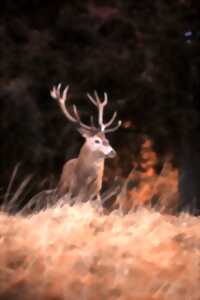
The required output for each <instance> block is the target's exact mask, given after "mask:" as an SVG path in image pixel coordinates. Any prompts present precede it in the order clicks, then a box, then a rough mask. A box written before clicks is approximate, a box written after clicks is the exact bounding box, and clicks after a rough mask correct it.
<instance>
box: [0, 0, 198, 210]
mask: <svg viewBox="0 0 200 300" xmlns="http://www.w3.org/2000/svg"><path fill="white" fill-rule="evenodd" d="M199 9H200V4H199V1H189V0H188V1H187V0H174V1H164V0H155V1H152V0H142V1H136V0H126V1H123V0H115V1H100V0H99V1H97V0H96V1H95V0H94V1H92V0H91V1H89V0H88V1H86V0H85V1H79V0H76V1H62V0H60V1H57V2H56V1H45V0H43V1H39V0H38V1H37V0H29V1H25V0H21V1H20V0H18V1H17V0H16V1H9V0H7V1H6V0H5V1H3V2H2V3H1V10H0V104H1V108H0V118H1V126H0V139H1V148H0V170H1V173H0V176H1V178H0V179H1V181H0V188H1V190H0V193H1V198H2V199H3V197H4V195H5V193H6V189H7V186H8V184H9V182H10V180H11V176H12V174H13V170H14V169H15V167H16V165H17V164H19V163H20V164H19V165H18V166H19V168H18V173H17V177H16V179H15V183H14V184H13V190H14V189H15V185H16V187H17V185H18V184H19V183H20V182H21V181H22V180H23V179H24V178H25V177H26V176H27V175H28V174H32V175H33V179H32V184H31V188H30V191H29V192H30V193H32V194H34V193H36V192H38V191H40V190H42V189H44V188H49V187H53V186H55V184H56V182H57V180H58V176H59V173H60V171H61V168H62V164H63V162H64V161H65V160H66V159H68V158H70V157H73V156H74V155H76V154H77V153H78V151H79V148H80V145H81V143H82V139H81V137H80V136H79V135H78V133H76V131H75V130H74V129H73V128H72V126H71V125H70V124H69V122H67V121H66V120H65V118H64V116H62V114H61V112H60V110H59V108H58V106H57V104H56V103H55V101H53V99H51V98H50V96H49V90H50V88H51V86H52V85H53V84H57V83H58V82H62V83H63V84H64V85H65V84H70V86H71V91H70V98H71V100H72V102H73V101H74V102H76V104H78V106H79V109H80V110H81V111H82V114H83V118H85V119H86V120H87V117H88V115H89V113H90V112H91V111H92V110H91V111H90V109H89V108H88V107H89V105H88V101H87V100H86V97H85V94H86V92H87V91H89V92H92V91H93V90H94V89H96V90H98V92H99V93H100V94H101V93H103V92H104V91H107V92H108V94H109V96H110V108H109V111H108V114H110V113H111V111H113V110H115V109H116V110H118V112H119V116H120V118H121V119H122V121H123V122H124V124H125V123H126V122H127V121H131V122H132V125H131V126H129V127H128V128H126V126H125V125H124V126H122V128H121V129H120V130H119V131H118V132H116V133H115V134H112V135H111V136H110V137H109V138H110V140H111V143H112V145H113V146H114V147H115V148H116V149H117V151H118V153H119V155H120V158H121V160H120V161H119V163H121V166H120V168H121V169H122V173H123V174H128V172H129V171H130V169H131V162H132V159H133V157H134V155H133V154H134V152H137V149H138V147H139V145H140V137H141V136H142V135H144V134H147V135H148V136H150V137H151V138H152V139H153V140H154V142H155V149H156V151H157V152H158V153H159V155H160V156H164V155H165V154H168V153H170V154H172V155H173V157H174V159H173V161H174V164H175V165H176V166H177V167H178V168H179V170H180V190H181V192H182V203H181V204H180V207H181V208H183V207H185V206H188V205H189V206H190V207H191V206H192V205H194V201H193V200H194V199H195V203H196V204H195V205H196V207H197V208H198V207H200V205H198V202H200V199H199V193H200V185H199V179H200V163H199V161H200V156H199V153H200V139H199V138H200V134H199V129H200V126H199V125H200V124H199V110H200V105H199V103H200V102H199V101H200V98H199V92H200V85H199V72H200V68H199V66H200V24H199V23H200V18H199V17H200V14H199ZM124 153H126V155H124ZM198 199H199V200H198Z"/></svg>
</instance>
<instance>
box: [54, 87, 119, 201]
mask: <svg viewBox="0 0 200 300" xmlns="http://www.w3.org/2000/svg"><path fill="white" fill-rule="evenodd" d="M67 91H68V87H67V88H66V89H65V90H64V92H63V94H62V95H61V93H60V85H58V87H54V88H53V90H52V91H51V96H52V97H53V98H55V99H57V100H58V101H59V104H60V106H61V109H62V110H63V112H64V113H65V115H66V116H67V118H68V119H69V120H70V121H72V122H74V123H75V124H76V126H77V125H78V128H77V129H78V131H79V132H80V133H81V135H82V136H83V137H84V138H85V143H84V144H83V146H82V148H81V150H80V153H79V156H78V157H77V158H75V159H71V160H69V161H67V162H66V163H65V164H64V167H63V170H62V174H61V177H60V181H59V183H58V187H57V195H58V197H59V198H60V197H63V196H65V195H67V196H69V198H70V200H72V203H73V198H74V199H81V201H83V202H85V201H88V200H93V199H95V198H99V193H100V190H101V187H102V180H103V173H104V163H105V159H106V158H109V157H110V158H112V157H114V156H115V154H116V152H115V150H114V149H113V148H112V147H111V145H110V144H109V141H108V140H107V138H106V136H105V132H109V131H114V130H116V129H117V128H118V127H119V126H120V124H121V122H118V124H117V126H115V127H114V128H109V129H106V128H107V127H109V126H110V125H111V123H112V122H113V120H114V119H115V117H116V113H114V115H113V117H112V118H111V120H110V121H109V122H107V123H106V124H104V123H103V108H104V106H105V105H106V104H107V95H106V94H105V95H104V101H103V102H101V101H100V99H99V97H98V95H97V94H95V96H96V99H95V98H93V97H91V96H90V95H88V98H89V99H90V101H91V102H92V103H93V104H94V105H96V106H97V108H98V112H99V126H100V128H99V129H98V128H96V127H95V126H94V124H93V122H92V124H91V126H88V125H86V124H84V123H82V122H81V120H80V117H79V114H78V111H77V109H76V106H73V110H74V115H75V117H73V116H72V115H70V114H69V112H68V111H67V109H66V106H65V101H66V99H67ZM75 201H76V200H75Z"/></svg>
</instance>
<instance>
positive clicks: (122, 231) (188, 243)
mask: <svg viewBox="0 0 200 300" xmlns="http://www.w3.org/2000/svg"><path fill="white" fill-rule="evenodd" d="M199 279H200V224H199V218H197V217H192V216H189V215H187V214H180V215H179V216H170V215H161V214H160V213H159V212H155V211H154V210H151V209H144V208H143V209H139V210H137V211H136V212H129V214H127V215H122V214H121V213H120V211H119V210H116V211H113V212H112V213H111V214H109V215H105V214H104V213H103V211H102V210H101V209H97V208H95V207H93V206H92V204H90V203H85V204H76V205H74V206H69V205H67V204H65V205H63V206H59V205H56V206H54V207H51V208H48V209H45V210H42V211H40V212H38V213H35V214H32V215H29V216H26V217H24V216H22V215H21V214H17V215H15V216H13V215H9V214H7V213H5V212H2V213H1V214H0V299H9V300H11V299H17V300H18V299H20V300H29V299H30V300H32V299H34V300H35V299H38V300H40V299H41V300H45V299H52V300H55V299H56V300H59V299H60V300H61V299H66V300H73V299H76V300H77V299H91V300H94V299H145V300H147V299H172V300H173V299H176V300H178V299H181V300H184V299H185V300H186V299H200V289H199Z"/></svg>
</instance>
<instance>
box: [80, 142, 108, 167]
mask: <svg viewBox="0 0 200 300" xmlns="http://www.w3.org/2000/svg"><path fill="white" fill-rule="evenodd" d="M104 161H105V159H104V158H102V157H99V156H97V155H96V154H95V153H94V152H92V151H89V150H88V149H87V147H85V145H83V147H82V148H81V151H80V154H79V159H78V164H77V167H78V168H79V169H83V170H84V169H85V170H88V169H92V170H97V171H98V170H99V169H102V168H103V167H104Z"/></svg>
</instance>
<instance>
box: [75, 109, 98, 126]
mask: <svg viewBox="0 0 200 300" xmlns="http://www.w3.org/2000/svg"><path fill="white" fill-rule="evenodd" d="M73 111H74V115H75V117H76V119H77V121H78V123H79V125H80V126H81V127H83V128H85V129H89V130H91V129H94V128H93V126H88V125H86V124H84V123H83V122H82V121H81V118H80V115H79V112H78V110H77V107H76V105H73Z"/></svg>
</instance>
